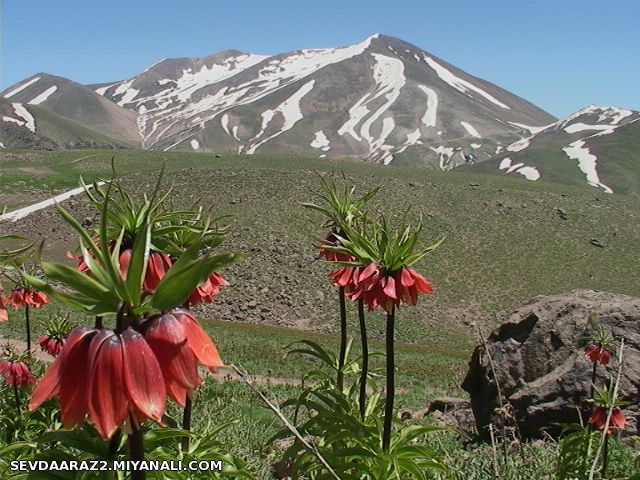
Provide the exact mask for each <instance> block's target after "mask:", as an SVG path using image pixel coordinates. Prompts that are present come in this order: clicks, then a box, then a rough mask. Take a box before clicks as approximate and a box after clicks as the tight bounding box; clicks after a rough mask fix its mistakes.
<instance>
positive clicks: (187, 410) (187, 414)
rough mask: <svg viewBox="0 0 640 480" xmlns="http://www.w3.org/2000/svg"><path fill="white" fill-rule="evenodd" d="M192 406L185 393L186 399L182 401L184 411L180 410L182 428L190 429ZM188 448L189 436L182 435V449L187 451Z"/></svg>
mask: <svg viewBox="0 0 640 480" xmlns="http://www.w3.org/2000/svg"><path fill="white" fill-rule="evenodd" d="M192 408H193V400H191V397H190V396H189V395H187V400H186V401H185V402H184V412H182V429H183V430H187V431H190V430H191V410H192ZM188 449H189V437H182V450H183V451H187V450H188Z"/></svg>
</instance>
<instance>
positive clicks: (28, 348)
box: [24, 304, 31, 354]
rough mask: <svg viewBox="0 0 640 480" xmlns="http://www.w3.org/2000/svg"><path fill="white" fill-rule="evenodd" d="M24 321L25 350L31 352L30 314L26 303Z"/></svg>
mask: <svg viewBox="0 0 640 480" xmlns="http://www.w3.org/2000/svg"><path fill="white" fill-rule="evenodd" d="M24 323H25V326H26V327H27V352H29V354H31V315H30V312H29V305H28V304H26V305H25V306H24Z"/></svg>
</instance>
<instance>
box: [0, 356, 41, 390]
mask: <svg viewBox="0 0 640 480" xmlns="http://www.w3.org/2000/svg"><path fill="white" fill-rule="evenodd" d="M0 375H2V376H4V379H5V383H6V384H7V385H16V386H18V387H23V386H25V385H32V384H34V383H36V377H35V376H34V375H33V373H31V370H30V369H29V366H28V365H27V364H26V363H24V362H22V361H19V360H0Z"/></svg>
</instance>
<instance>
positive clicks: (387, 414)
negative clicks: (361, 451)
mask: <svg viewBox="0 0 640 480" xmlns="http://www.w3.org/2000/svg"><path fill="white" fill-rule="evenodd" d="M395 313H396V306H395V305H393V306H392V307H391V311H389V312H387V332H386V335H387V338H386V354H387V398H386V402H385V405H384V428H383V431H382V450H383V451H384V452H388V451H389V445H390V444H391V421H392V419H393V400H394V397H395V358H394V355H395V353H394V348H393V347H394V345H393V333H394V328H395Z"/></svg>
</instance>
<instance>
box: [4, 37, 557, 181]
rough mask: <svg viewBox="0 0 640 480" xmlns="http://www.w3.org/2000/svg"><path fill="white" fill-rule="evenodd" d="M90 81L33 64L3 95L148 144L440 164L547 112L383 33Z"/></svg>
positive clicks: (541, 121) (538, 121)
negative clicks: (32, 71) (33, 70)
mask: <svg viewBox="0 0 640 480" xmlns="http://www.w3.org/2000/svg"><path fill="white" fill-rule="evenodd" d="M93 89H94V90H95V91H91V92H89V91H88V90H90V89H89V88H88V87H85V86H82V85H79V84H77V83H75V82H72V81H69V80H65V79H61V78H60V77H52V76H49V75H45V74H38V75H36V76H34V77H31V78H29V79H26V80H25V81H24V82H21V83H20V84H18V85H16V86H13V87H11V88H10V89H8V90H6V91H5V92H3V94H2V95H3V96H4V97H5V98H9V99H11V101H17V102H21V103H31V104H34V103H35V104H38V105H41V106H42V107H44V108H48V109H50V110H52V111H54V112H55V113H58V114H60V115H63V116H65V117H67V118H71V119H72V120H74V121H77V122H78V123H81V124H83V125H86V126H87V127H89V128H92V129H96V130H98V131H100V132H102V133H104V134H107V135H109V136H112V137H114V138H119V139H122V140H125V141H134V140H139V141H140V142H141V144H142V146H143V147H144V148H148V149H157V150H172V149H193V150H199V151H215V152H221V153H247V154H252V153H285V152H286V153H294V154H308V155H318V156H327V157H344V156H358V157H361V158H363V159H365V160H369V161H375V162H379V163H385V164H388V163H391V162H392V161H393V162H395V163H414V164H428V165H433V166H435V167H439V168H442V169H450V168H453V167H454V166H456V165H458V164H461V163H466V162H473V161H474V160H476V159H479V158H481V157H482V158H488V157H489V156H490V155H491V154H492V153H493V151H494V150H495V146H496V145H497V143H498V142H502V143H504V142H507V143H509V142H510V141H512V140H516V139H517V138H518V136H517V131H518V130H519V129H521V128H522V125H532V126H534V127H536V126H542V125H546V124H548V123H550V122H552V121H553V120H555V119H554V118H553V117H552V116H550V115H549V114H547V113H546V112H544V111H542V110H541V109H539V108H537V107H535V106H534V105H532V104H530V103H528V102H526V101H525V100H522V99H521V98H519V97H517V96H515V95H512V94H510V93H509V92H507V91H505V90H503V89H501V88H499V87H497V86H495V85H493V84H491V83H489V82H486V81H484V80H481V79H478V78H475V77H472V76H470V75H468V74H466V73H465V72H463V71H461V70H459V69H457V68H456V67H454V66H452V65H449V64H448V63H446V62H445V61H443V60H441V59H439V58H437V57H435V56H433V55H431V54H430V53H428V52H426V51H424V50H422V49H420V48H417V47H415V46H413V45H411V44H409V43H406V42H403V41H402V40H399V39H396V38H392V37H387V36H384V35H374V36H372V37H369V38H367V39H366V40H364V41H363V42H361V43H359V44H357V45H352V46H348V47H342V48H327V49H313V50H300V51H296V52H290V53H285V54H280V55H274V56H270V57H266V56H261V55H253V54H247V53H242V52H239V51H236V50H226V51H223V52H220V53H217V54H215V55H212V56H209V57H204V58H182V59H168V60H163V61H161V62H158V63H156V64H155V65H152V66H151V67H149V68H148V69H146V70H145V71H144V72H142V73H140V74H138V75H136V76H134V77H133V78H130V79H127V80H123V81H120V82H116V83H113V84H107V85H94V86H93ZM134 121H135V124H136V128H135V129H134V128H133V123H134ZM107 126H109V127H108V128H107ZM134 130H135V132H134ZM136 137H137V138H136Z"/></svg>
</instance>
